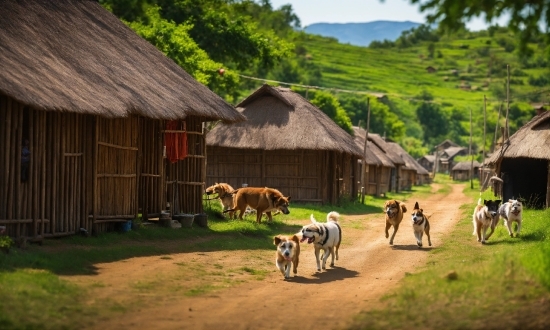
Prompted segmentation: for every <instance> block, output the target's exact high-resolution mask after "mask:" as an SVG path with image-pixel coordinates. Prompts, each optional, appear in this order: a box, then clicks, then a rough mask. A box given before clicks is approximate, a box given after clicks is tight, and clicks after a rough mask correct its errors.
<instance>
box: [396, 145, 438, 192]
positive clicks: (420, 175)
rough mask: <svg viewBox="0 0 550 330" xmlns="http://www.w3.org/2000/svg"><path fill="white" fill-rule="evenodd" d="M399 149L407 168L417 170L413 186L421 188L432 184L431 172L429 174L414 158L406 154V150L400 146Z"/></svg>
mask: <svg viewBox="0 0 550 330" xmlns="http://www.w3.org/2000/svg"><path fill="white" fill-rule="evenodd" d="M398 147H399V148H400V149H401V150H402V151H401V157H402V158H403V160H405V166H406V167H407V168H413V169H415V170H416V175H415V181H413V185H417V186H420V185H423V184H428V183H431V177H430V172H428V170H426V169H425V168H424V167H423V166H422V165H420V163H418V162H417V161H416V159H414V157H413V156H411V155H410V154H409V153H408V152H406V151H405V149H403V148H402V147H401V146H400V145H398Z"/></svg>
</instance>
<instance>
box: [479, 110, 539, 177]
mask: <svg viewBox="0 0 550 330" xmlns="http://www.w3.org/2000/svg"><path fill="white" fill-rule="evenodd" d="M502 158H533V159H545V160H550V111H546V112H543V113H542V114H539V115H537V116H535V117H533V119H531V121H529V122H528V123H527V124H525V125H524V126H523V127H521V128H520V129H519V130H518V131H517V132H516V133H514V134H513V135H512V136H510V139H509V141H508V142H505V143H504V145H503V146H502V147H501V148H500V149H498V150H496V151H495V152H494V153H493V154H492V155H491V157H489V158H487V159H486V160H485V163H486V164H488V165H489V166H491V167H492V166H494V165H496V164H497V163H498V162H499V161H500V160H501V159H502Z"/></svg>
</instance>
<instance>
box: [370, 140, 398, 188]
mask: <svg viewBox="0 0 550 330" xmlns="http://www.w3.org/2000/svg"><path fill="white" fill-rule="evenodd" d="M369 141H372V143H374V144H375V145H376V146H377V147H378V148H380V150H382V151H384V154H385V155H386V156H387V157H388V158H389V159H390V160H391V161H392V163H393V165H394V168H392V171H391V177H390V189H389V190H390V191H393V192H399V191H401V190H404V189H405V188H406V187H405V186H404V182H405V181H404V179H403V171H406V169H405V160H404V159H403V158H402V157H401V155H399V153H398V152H396V149H394V148H392V146H391V145H389V142H387V141H386V140H385V139H384V138H382V137H381V136H380V135H378V134H371V133H369Z"/></svg>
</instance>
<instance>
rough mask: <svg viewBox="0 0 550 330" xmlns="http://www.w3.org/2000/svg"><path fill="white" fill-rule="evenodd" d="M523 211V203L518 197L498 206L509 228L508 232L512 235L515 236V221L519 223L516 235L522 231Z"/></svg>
mask: <svg viewBox="0 0 550 330" xmlns="http://www.w3.org/2000/svg"><path fill="white" fill-rule="evenodd" d="M522 211H523V205H522V204H521V202H520V201H519V200H517V199H510V200H508V201H507V202H506V203H504V204H502V205H501V206H500V207H499V208H498V213H499V215H500V216H501V217H502V218H503V219H504V224H505V225H506V227H507V228H508V234H509V235H510V237H514V233H513V230H512V223H513V222H516V223H517V225H518V226H517V231H516V237H517V236H518V235H519V233H520V231H521V222H522V217H521V214H522V213H523V212H522Z"/></svg>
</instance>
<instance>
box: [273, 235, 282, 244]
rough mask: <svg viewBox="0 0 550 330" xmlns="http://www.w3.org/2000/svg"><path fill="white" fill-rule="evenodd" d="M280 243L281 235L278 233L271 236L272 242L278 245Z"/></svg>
mask: <svg viewBox="0 0 550 330" xmlns="http://www.w3.org/2000/svg"><path fill="white" fill-rule="evenodd" d="M279 243H281V237H280V236H279V235H277V236H275V237H273V244H275V245H279Z"/></svg>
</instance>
